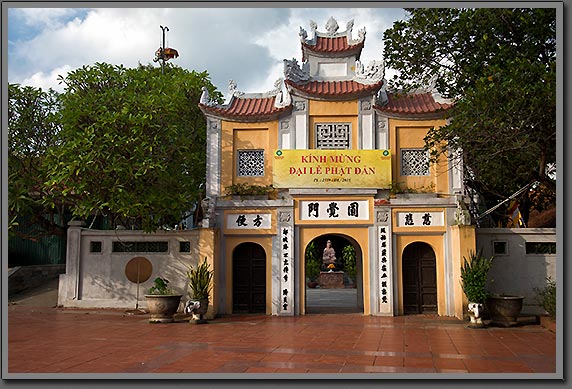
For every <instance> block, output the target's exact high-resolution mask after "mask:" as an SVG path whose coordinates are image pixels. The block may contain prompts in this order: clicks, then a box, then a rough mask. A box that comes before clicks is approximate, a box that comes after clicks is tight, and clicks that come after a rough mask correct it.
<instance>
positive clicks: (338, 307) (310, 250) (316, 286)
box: [304, 234, 363, 314]
mask: <svg viewBox="0 0 572 389" xmlns="http://www.w3.org/2000/svg"><path fill="white" fill-rule="evenodd" d="M332 254H333V255H334V256H335V260H332V258H331V257H330V255H332ZM304 263H305V274H306V282H305V288H306V293H305V296H306V300H305V312H306V313H307V314H308V313H310V314H311V313H358V312H363V285H362V282H361V279H362V252H361V248H360V246H359V244H358V243H357V242H356V241H355V240H354V239H352V238H351V237H349V236H346V235H341V234H324V235H321V236H318V237H316V238H314V239H313V240H312V241H311V242H309V243H308V245H307V246H306V249H305V255H304ZM329 264H333V266H330V267H329V268H328V265H329Z"/></svg>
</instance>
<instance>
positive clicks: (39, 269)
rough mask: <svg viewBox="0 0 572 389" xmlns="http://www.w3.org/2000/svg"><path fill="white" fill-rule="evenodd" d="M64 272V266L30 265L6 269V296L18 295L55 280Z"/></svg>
mask: <svg viewBox="0 0 572 389" xmlns="http://www.w3.org/2000/svg"><path fill="white" fill-rule="evenodd" d="M63 272H65V265H30V266H17V267H13V268H9V269H8V295H10V296H11V295H13V294H16V293H20V292H22V291H24V290H27V289H32V288H35V287H37V286H40V285H42V284H44V283H45V282H46V281H47V280H51V279H54V278H57V277H58V276H59V275H60V274H61V273H63Z"/></svg>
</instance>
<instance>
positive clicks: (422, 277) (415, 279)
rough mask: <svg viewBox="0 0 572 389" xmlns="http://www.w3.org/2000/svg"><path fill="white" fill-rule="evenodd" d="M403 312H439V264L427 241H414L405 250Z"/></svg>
mask: <svg viewBox="0 0 572 389" xmlns="http://www.w3.org/2000/svg"><path fill="white" fill-rule="evenodd" d="M402 268H403V313H404V314H405V315H411V314H420V313H423V314H437V264H436V258H435V252H434V251H433V248H432V247H431V246H430V245H428V244H427V243H423V242H414V243H411V244H409V245H408V246H407V247H405V249H404V250H403V255H402Z"/></svg>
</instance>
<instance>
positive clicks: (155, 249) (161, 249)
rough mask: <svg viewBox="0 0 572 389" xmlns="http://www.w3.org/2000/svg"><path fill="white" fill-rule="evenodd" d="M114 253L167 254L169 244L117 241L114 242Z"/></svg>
mask: <svg viewBox="0 0 572 389" xmlns="http://www.w3.org/2000/svg"><path fill="white" fill-rule="evenodd" d="M112 251H113V252H114V253H166V252H167V251H169V242H147V241H117V242H113V248H112Z"/></svg>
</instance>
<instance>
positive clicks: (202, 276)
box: [187, 258, 214, 300]
mask: <svg viewBox="0 0 572 389" xmlns="http://www.w3.org/2000/svg"><path fill="white" fill-rule="evenodd" d="M213 276H214V271H213V270H210V269H209V264H208V263H207V259H206V258H205V259H204V261H203V262H202V263H200V264H199V265H198V266H197V268H196V269H195V268H193V267H192V266H191V268H190V270H189V271H188V272H187V277H188V281H189V287H190V288H191V294H190V297H191V298H194V299H196V300H205V299H208V298H209V292H210V290H211V288H212V280H213Z"/></svg>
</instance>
